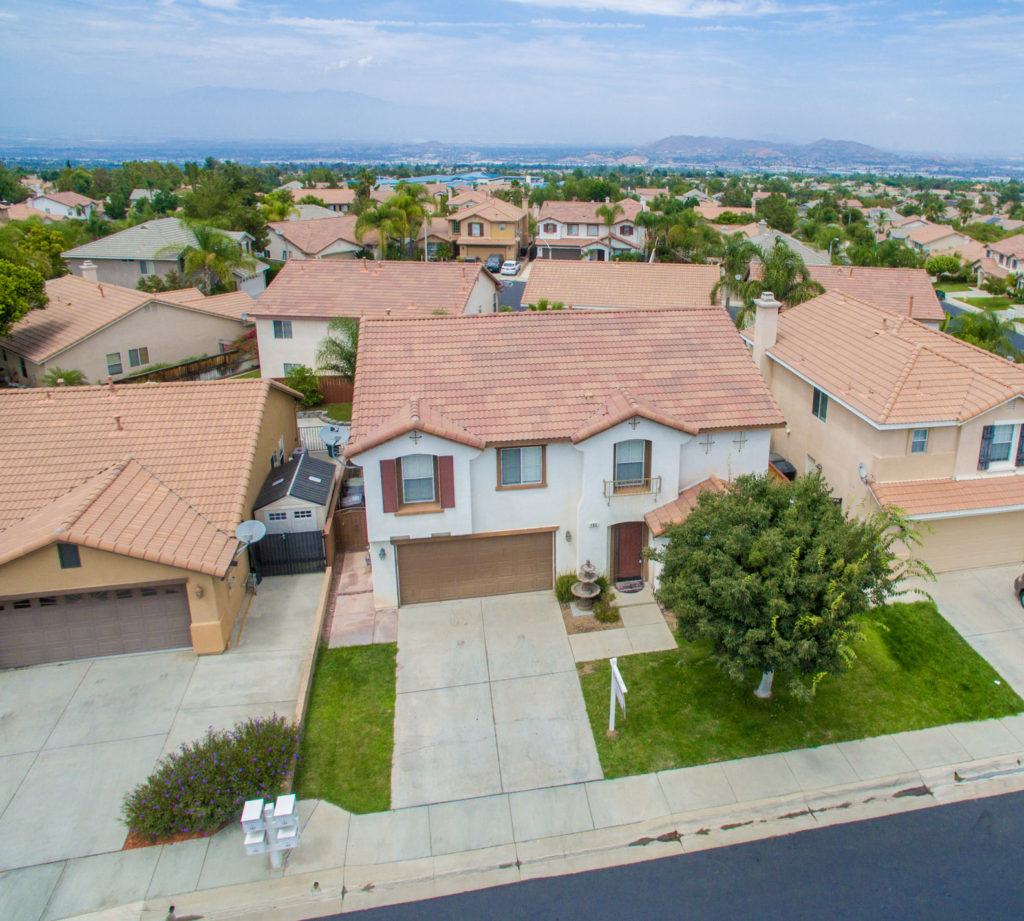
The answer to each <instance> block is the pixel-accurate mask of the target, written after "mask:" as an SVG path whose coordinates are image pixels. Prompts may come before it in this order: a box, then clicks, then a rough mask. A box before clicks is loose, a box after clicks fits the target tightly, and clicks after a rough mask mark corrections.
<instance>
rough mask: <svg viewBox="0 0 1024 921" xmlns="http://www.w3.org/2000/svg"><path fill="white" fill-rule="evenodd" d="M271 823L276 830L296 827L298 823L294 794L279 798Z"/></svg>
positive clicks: (275, 804)
mask: <svg viewBox="0 0 1024 921" xmlns="http://www.w3.org/2000/svg"><path fill="white" fill-rule="evenodd" d="M271 821H272V824H273V827H274V828H287V827H288V826H289V825H294V824H295V823H297V822H298V813H297V812H296V804H295V794H294V793H289V794H288V795H287V796H279V797H278V798H277V802H276V803H274V815H273V818H272V820H271Z"/></svg>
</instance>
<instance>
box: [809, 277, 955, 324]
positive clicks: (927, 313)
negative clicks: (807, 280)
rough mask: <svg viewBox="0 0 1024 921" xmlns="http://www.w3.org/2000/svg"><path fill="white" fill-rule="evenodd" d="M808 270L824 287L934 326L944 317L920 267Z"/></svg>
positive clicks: (929, 282)
mask: <svg viewBox="0 0 1024 921" xmlns="http://www.w3.org/2000/svg"><path fill="white" fill-rule="evenodd" d="M807 271H808V274H809V275H810V276H811V279H812V280H813V281H816V282H818V284H820V285H822V286H823V287H824V288H825V290H826V291H839V292H840V293H842V294H848V295H850V297H855V298H857V299H858V300H862V301H867V302H868V303H869V304H874V306H875V307H881V308H882V309H883V310H888V311H889V312H890V313H894V314H898V315H900V316H912V317H913V318H914V319H915V320H920V321H921V322H922V323H924V324H925V325H927V326H932V327H934V328H936V329H938V326H939V324H940V323H941V322H942V321H943V320H945V319H946V312H945V311H944V310H943V309H942V304H941V303H940V302H939V298H938V296H937V295H936V294H935V289H934V288H933V287H932V283H931V280H930V279H929V277H928V273H927V272H926V271H925V270H924V269H891V268H887V267H884V266H864V265H810V266H808V267H807Z"/></svg>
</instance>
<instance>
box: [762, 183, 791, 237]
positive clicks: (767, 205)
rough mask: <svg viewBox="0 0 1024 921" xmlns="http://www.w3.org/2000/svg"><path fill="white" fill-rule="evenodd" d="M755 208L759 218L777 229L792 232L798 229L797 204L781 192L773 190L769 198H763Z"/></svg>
mask: <svg viewBox="0 0 1024 921" xmlns="http://www.w3.org/2000/svg"><path fill="white" fill-rule="evenodd" d="M754 210H755V213H756V214H757V216H758V217H759V218H761V219H762V220H764V221H766V222H767V224H768V226H769V227H772V228H774V229H775V230H781V231H782V232H783V233H792V232H793V231H794V230H795V229H796V219H797V210H796V205H794V204H793V202H791V201H790V200H789V199H788V198H786V196H785V195H782V194H781V193H779V192H772V193H771V195H769V196H768V197H767V198H762V199H761V200H760V201H759V202H758V203H757V207H756V208H755V209H754Z"/></svg>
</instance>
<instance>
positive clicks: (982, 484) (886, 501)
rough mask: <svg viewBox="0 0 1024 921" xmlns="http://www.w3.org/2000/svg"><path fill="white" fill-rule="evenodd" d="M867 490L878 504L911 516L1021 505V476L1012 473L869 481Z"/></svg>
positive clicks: (1023, 489) (1023, 483) (1023, 501)
mask: <svg viewBox="0 0 1024 921" xmlns="http://www.w3.org/2000/svg"><path fill="white" fill-rule="evenodd" d="M871 491H872V492H873V493H874V494H875V498H876V499H877V500H878V501H879V502H880V503H881V504H882V505H897V506H899V507H900V508H902V509H903V510H904V511H905V512H906V513H907V515H909V516H910V517H911V518H921V517H926V516H927V517H932V516H934V517H937V518H941V517H943V516H945V515H949V514H951V513H956V512H968V511H973V512H993V511H996V510H1003V509H1018V508H1020V509H1024V477H1021V476H1017V475H1015V474H1013V473H1009V474H1005V475H1002V476H985V477H976V478H972V479H967V480H954V479H952V478H941V479H934V480H912V481H906V480H905V481H901V482H892V483H872V484H871Z"/></svg>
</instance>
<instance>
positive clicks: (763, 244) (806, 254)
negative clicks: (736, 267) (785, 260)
mask: <svg viewBox="0 0 1024 921" xmlns="http://www.w3.org/2000/svg"><path fill="white" fill-rule="evenodd" d="M746 227H751V225H746ZM751 229H753V228H751ZM746 236H747V239H749V240H750V242H751V243H753V244H754V246H756V247H757V248H758V249H760V250H761V252H763V253H765V254H766V255H767V254H768V253H770V252H771V250H772V247H774V246H775V244H776V243H780V242H781V243H785V244H786V246H788V247H789V248H790V249H791V250H792V251H793V252H794V253H796V254H797V255H798V256H799V257H800V258H801V259H803V261H804V265H807V266H811V265H831V264H832V257H831V256H830V255H829V254H828V253H827V252H825V251H824V250H820V249H816V248H815V247H813V246H808V245H807V244H806V243H803V242H802V241H800V240H798V239H797V238H796V237H793V236H790V235H789V234H788V233H783V232H782V231H781V230H774V229H772V228H771V227H769V226H768V222H767V221H758V222H757V224H756V231H755V232H753V233H749V232H748V233H747V234H746ZM755 261H759V260H757V257H755Z"/></svg>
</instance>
